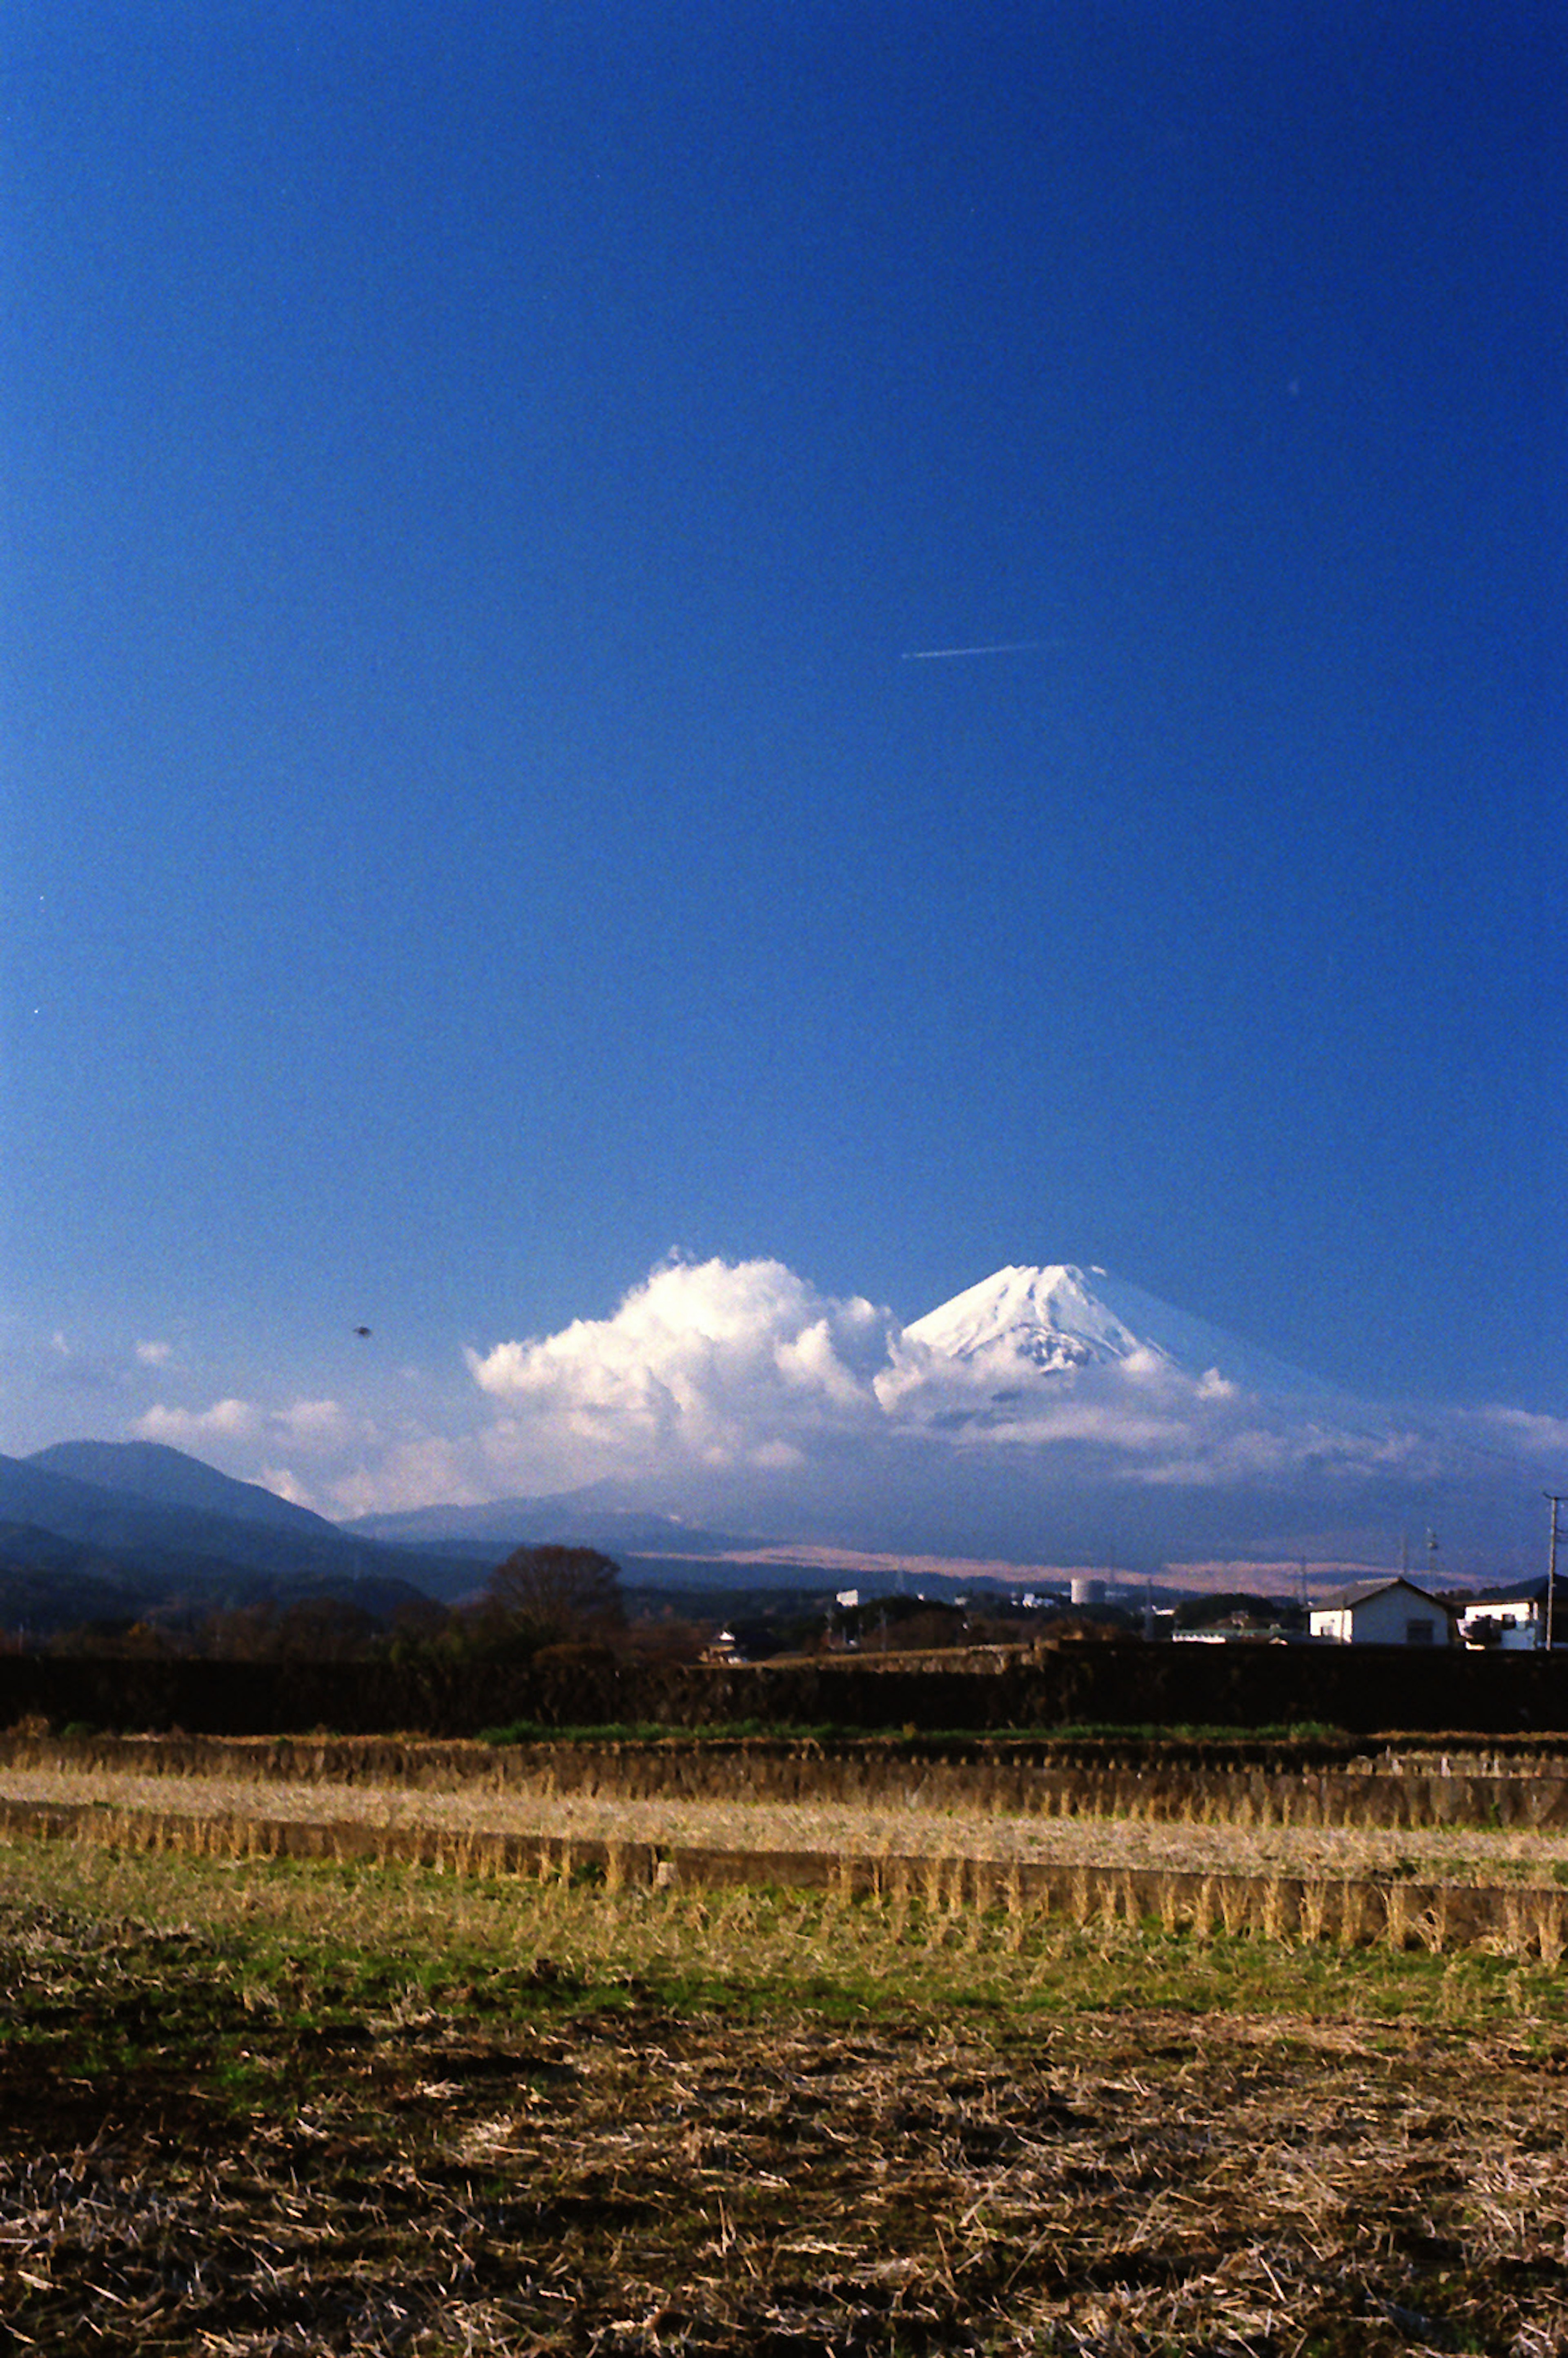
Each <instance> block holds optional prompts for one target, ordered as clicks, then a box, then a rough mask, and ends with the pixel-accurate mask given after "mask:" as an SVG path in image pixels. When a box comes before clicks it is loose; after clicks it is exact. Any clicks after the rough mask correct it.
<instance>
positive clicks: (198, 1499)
mask: <svg viewBox="0 0 1568 2358" xmlns="http://www.w3.org/2000/svg"><path fill="white" fill-rule="evenodd" d="M23 1462H24V1463H25V1464H27V1465H28V1466H42V1467H43V1468H44V1470H45V1472H46V1473H50V1474H63V1475H66V1476H69V1477H70V1479H71V1480H72V1481H74V1482H91V1483H93V1484H94V1485H95V1486H96V1487H98V1488H99V1489H102V1490H116V1491H120V1492H123V1493H124V1495H125V1496H126V1497H129V1498H144V1499H147V1500H150V1501H151V1502H152V1503H153V1504H154V1505H156V1506H159V1507H182V1508H189V1509H190V1510H191V1512H192V1513H194V1514H205V1515H223V1516H227V1517H228V1518H230V1519H231V1520H233V1521H235V1522H242V1523H265V1524H266V1525H268V1526H269V1527H270V1528H272V1529H274V1530H277V1531H297V1532H300V1533H309V1534H310V1535H312V1536H314V1537H319V1536H320V1535H321V1534H323V1533H330V1534H332V1535H333V1536H336V1535H337V1531H338V1526H337V1525H336V1524H335V1523H331V1522H329V1521H328V1520H327V1518H326V1516H325V1515H317V1514H313V1513H312V1512H311V1510H310V1509H309V1508H308V1507H297V1506H296V1505H295V1504H294V1501H293V1500H292V1499H291V1498H279V1497H278V1495H277V1493H276V1490H266V1489H264V1488H263V1487H262V1485H261V1484H260V1483H259V1482H239V1481H236V1480H235V1479H234V1477H233V1476H232V1475H231V1474H220V1473H219V1471H218V1469H217V1467H216V1466H206V1465H203V1463H202V1462H201V1460H200V1458H199V1457H188V1456H187V1455H186V1454H185V1452H184V1450H182V1449H170V1448H169V1447H168V1445H167V1444H165V1443H164V1442H161V1441H57V1442H55V1443H54V1444H53V1445H52V1446H51V1447H50V1448H48V1449H37V1450H35V1451H34V1452H33V1454H32V1455H31V1456H30V1457H28V1458H27V1459H25V1460H24V1461H23Z"/></svg>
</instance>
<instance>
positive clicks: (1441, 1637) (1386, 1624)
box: [1311, 1577, 1456, 1646]
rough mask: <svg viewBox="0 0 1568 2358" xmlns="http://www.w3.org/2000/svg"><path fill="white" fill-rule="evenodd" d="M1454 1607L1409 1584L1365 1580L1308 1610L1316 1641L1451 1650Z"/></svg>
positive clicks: (1399, 1581)
mask: <svg viewBox="0 0 1568 2358" xmlns="http://www.w3.org/2000/svg"><path fill="white" fill-rule="evenodd" d="M1454 1623H1455V1615H1454V1607H1453V1606H1452V1605H1449V1604H1447V1603H1446V1602H1445V1601H1444V1598H1443V1597H1441V1596H1433V1595H1432V1593H1431V1591H1430V1590H1428V1589H1425V1588H1418V1587H1417V1586H1416V1585H1415V1583H1414V1581H1413V1580H1405V1579H1403V1578H1402V1577H1401V1578H1400V1579H1398V1580H1368V1581H1362V1582H1361V1583H1360V1584H1359V1585H1357V1586H1355V1587H1351V1588H1336V1590H1335V1591H1334V1593H1333V1595H1329V1596H1325V1597H1323V1598H1321V1599H1320V1600H1319V1602H1318V1603H1317V1604H1316V1605H1314V1606H1313V1607H1312V1615H1311V1626H1312V1634H1313V1636H1314V1638H1326V1639H1329V1640H1330V1642H1331V1643H1333V1644H1335V1645H1338V1646H1452V1645H1454V1643H1455V1642H1456V1631H1455V1627H1454Z"/></svg>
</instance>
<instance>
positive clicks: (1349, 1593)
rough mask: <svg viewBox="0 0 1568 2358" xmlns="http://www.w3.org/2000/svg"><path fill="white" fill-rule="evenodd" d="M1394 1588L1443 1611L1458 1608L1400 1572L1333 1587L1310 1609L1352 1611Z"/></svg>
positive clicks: (1339, 1611)
mask: <svg viewBox="0 0 1568 2358" xmlns="http://www.w3.org/2000/svg"><path fill="white" fill-rule="evenodd" d="M1396 1588H1402V1589H1403V1590H1404V1591H1405V1592H1406V1594H1407V1595H1411V1596H1414V1597H1417V1598H1419V1600H1420V1601H1421V1603H1422V1605H1435V1606H1438V1607H1439V1608H1440V1609H1441V1610H1442V1611H1443V1612H1444V1613H1455V1612H1457V1611H1458V1610H1459V1608H1458V1606H1454V1605H1451V1604H1450V1603H1449V1601H1448V1599H1447V1597H1446V1596H1434V1595H1433V1593H1432V1591H1431V1590H1430V1589H1429V1588H1418V1587H1417V1586H1416V1585H1415V1583H1414V1581H1413V1580H1406V1579H1405V1578H1404V1577H1403V1575H1402V1574H1401V1575H1400V1576H1399V1577H1397V1578H1395V1579H1393V1580H1363V1581H1360V1582H1357V1584H1356V1585H1354V1586H1352V1587H1349V1588H1336V1589H1333V1590H1331V1591H1330V1593H1329V1594H1328V1595H1326V1596H1320V1597H1319V1598H1318V1600H1317V1602H1316V1604H1315V1605H1314V1606H1313V1608H1312V1610H1313V1611H1314V1613H1349V1612H1353V1611H1354V1609H1355V1607H1356V1606H1357V1605H1368V1604H1370V1602H1371V1600H1372V1598H1373V1597H1374V1596H1387V1595H1390V1592H1391V1591H1392V1590H1394V1589H1396Z"/></svg>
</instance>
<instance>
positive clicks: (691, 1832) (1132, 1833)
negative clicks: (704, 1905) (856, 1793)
mask: <svg viewBox="0 0 1568 2358" xmlns="http://www.w3.org/2000/svg"><path fill="white" fill-rule="evenodd" d="M209 1748H210V1749H211V1748H212V1747H209ZM60 1749H61V1752H62V1754H63V1753H65V1752H66V1749H67V1748H66V1747H60ZM1517 1781H1522V1780H1517ZM1053 1801H1054V1803H1056V1802H1057V1801H1058V1797H1053ZM6 1804H11V1805H16V1806H19V1807H21V1808H24V1809H25V1808H27V1807H34V1808H39V1807H45V1806H50V1805H63V1806H65V1807H67V1808H70V1809H72V1810H77V1811H81V1810H83V1809H88V1808H91V1809H94V1810H101V1811H103V1812H155V1813H157V1814H158V1815H159V1816H160V1817H163V1818H166V1819H167V1818H169V1817H178V1818H185V1819H190V1820H196V1821H201V1822H203V1823H206V1824H208V1825H210V1826H211V1827H212V1828H213V1829H215V1830H217V1831H218V1832H219V1833H221V1830H222V1828H223V1827H224V1826H225V1825H229V1826H232V1827H234V1828H236V1829H237V1828H238V1827H239V1826H240V1825H242V1824H243V1823H244V1822H246V1821H254V1820H256V1819H259V1818H265V1820H267V1821H269V1822H273V1823H284V1824H296V1825H308V1824H330V1825H334V1826H339V1827H358V1828H362V1829H367V1830H369V1831H371V1832H372V1833H375V1832H384V1833H387V1834H389V1835H393V1834H396V1833H402V1832H406V1831H409V1830H413V1829H424V1830H427V1831H429V1832H432V1833H438V1834H442V1835H446V1836H449V1837H459V1836H463V1835H476V1834H497V1835H508V1836H524V1837H526V1836H538V1837H541V1838H543V1839H544V1840H546V1841H547V1842H549V1843H551V1844H557V1845H558V1844H566V1845H570V1844H579V1845H598V1846H600V1848H602V1847H603V1846H604V1845H606V1844H617V1843H619V1844H629V1845H639V1846H642V1847H643V1848H644V1849H646V1848H654V1849H659V1848H668V1847H670V1846H675V1845H678V1846H681V1847H683V1848H685V1849H687V1850H691V1851H702V1852H708V1853H720V1854H722V1853H731V1854H740V1853H744V1852H758V1853H762V1854H765V1855H775V1856H776V1855H781V1854H785V1853H796V1854H799V1853H814V1854H816V1855H820V1856H823V1857H825V1858H828V1859H868V1860H874V1859H876V1858H878V1857H879V1856H881V1857H886V1856H889V1855H897V1856H899V1857H901V1858H907V1859H915V1860H932V1861H935V1860H945V1859H966V1860H986V1861H993V1862H997V1863H999V1864H1001V1865H1004V1866H1005V1865H1008V1864H1011V1863H1013V1862H1018V1863H1020V1864H1033V1865H1040V1866H1065V1867H1075V1866H1098V1867H1105V1868H1110V1869H1118V1870H1124V1871H1136V1872H1139V1873H1144V1874H1148V1873H1167V1874H1178V1875H1188V1876H1191V1875H1197V1876H1203V1875H1229V1876H1245V1877H1256V1878H1266V1877H1280V1876H1290V1877H1358V1878H1366V1879H1372V1880H1377V1879H1381V1878H1390V1877H1398V1878H1400V1879H1403V1880H1418V1881H1423V1882H1428V1883H1433V1884H1461V1885H1463V1884H1472V1885H1487V1886H1497V1885H1522V1886H1528V1887H1545V1888H1550V1887H1553V1886H1557V1887H1565V1886H1568V1826H1554V1827H1552V1828H1543V1829H1540V1830H1537V1829H1534V1828H1529V1827H1521V1826H1518V1825H1505V1826H1478V1825H1457V1826H1456V1825H1427V1826H1368V1825H1361V1824H1350V1825H1344V1824H1313V1823H1256V1822H1255V1819H1252V1820H1251V1822H1246V1821H1243V1822H1238V1818H1239V1816H1240V1813H1239V1812H1238V1813H1237V1815H1235V1816H1229V1815H1227V1816H1217V1815H1210V1816H1207V1817H1205V1818H1195V1819H1192V1820H1189V1821H1187V1822H1181V1821H1173V1820H1170V1819H1166V1818H1159V1817H1145V1816H1141V1815H1137V1814H1124V1815H1104V1814H1100V1813H1098V1812H1095V1813H1090V1814H1082V1815H1079V1814H1074V1813H1071V1812H1061V1811H1059V1810H1055V1811H1054V1813H1046V1812H1042V1811H1041V1810H1039V1809H1032V1810H1028V1811H1018V1810H1008V1809H1005V1808H995V1807H993V1808H988V1809H982V1808H979V1807H974V1806H971V1807H968V1808H963V1807H953V1806H943V1805H941V1804H940V1803H938V1804H936V1805H932V1804H931V1803H930V1802H921V1801H903V1802H900V1803H898V1804H896V1805H891V1806H890V1805H887V1804H883V1805H877V1804H865V1803H860V1804H855V1803H843V1802H832V1801H817V1800H806V1801H769V1800H751V1799H744V1800H724V1801H714V1800H707V1799H694V1798H691V1797H689V1796H686V1795H682V1794H680V1793H678V1792H676V1793H662V1794H658V1795H655V1796H642V1797H639V1796H636V1795H633V1796H624V1795H622V1794H619V1793H615V1792H613V1791H603V1790H600V1791H597V1792H580V1791H579V1792H558V1791H555V1790H550V1788H549V1785H548V1783H547V1782H546V1780H544V1779H541V1780H540V1781H539V1782H538V1783H537V1784H530V1783H527V1782H525V1781H523V1780H521V1779H509V1780H507V1781H504V1782H497V1783H495V1784H493V1785H481V1784H479V1783H477V1782H472V1781H466V1782H455V1783H454V1784H453V1785H452V1786H450V1787H449V1789H446V1790H443V1789H442V1788H441V1787H439V1786H436V1785H430V1784H427V1783H425V1782H423V1781H417V1782H416V1781H412V1780H409V1779H393V1778H388V1777H381V1778H375V1777H364V1776H356V1777H353V1778H351V1779H349V1778H342V1779H340V1778H334V1777H332V1776H330V1775H328V1776H322V1777H312V1778H308V1779H297V1778H290V1779H281V1778H279V1779H266V1778H258V1776H257V1775H256V1773H255V1765H254V1752H253V1751H252V1750H251V1749H249V1748H247V1747H234V1754H233V1768H232V1773H230V1774H216V1775H214V1774H211V1773H207V1774H202V1773H192V1772H189V1771H182V1772H171V1771H170V1770H168V1768H164V1769H162V1770H155V1769H154V1768H151V1767H149V1768H147V1769H146V1771H144V1772H142V1773H137V1772H136V1771H135V1770H133V1769H128V1768H119V1767H115V1768H108V1769H105V1768H96V1767H91V1766H73V1765H71V1763H70V1759H69V1758H68V1757H62V1758H59V1759H57V1760H56V1761H54V1762H53V1763H51V1764H50V1765H49V1766H46V1767H37V1768H31V1767H26V1766H12V1765H9V1764H6V1763H5V1762H3V1761H0V1808H4V1807H5V1805H6ZM1208 1806H1209V1807H1210V1808H1211V1809H1212V1808H1213V1801H1212V1796H1211V1797H1209V1800H1208Z"/></svg>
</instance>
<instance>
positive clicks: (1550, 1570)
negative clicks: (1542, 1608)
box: [1541, 1490, 1563, 1654]
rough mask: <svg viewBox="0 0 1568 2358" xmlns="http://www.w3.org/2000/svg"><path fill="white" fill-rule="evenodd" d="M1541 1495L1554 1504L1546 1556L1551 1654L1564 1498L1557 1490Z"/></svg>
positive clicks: (1553, 1641)
mask: <svg viewBox="0 0 1568 2358" xmlns="http://www.w3.org/2000/svg"><path fill="white" fill-rule="evenodd" d="M1541 1497H1542V1498H1547V1499H1550V1501H1551V1504H1552V1545H1551V1548H1550V1550H1549V1551H1548V1553H1547V1558H1546V1650H1547V1652H1548V1653H1549V1654H1550V1653H1551V1651H1552V1647H1553V1645H1554V1644H1555V1642H1556V1635H1557V1633H1556V1628H1555V1623H1556V1619H1557V1509H1558V1508H1559V1507H1560V1506H1561V1505H1562V1504H1563V1500H1562V1498H1560V1497H1559V1495H1558V1493H1557V1492H1556V1491H1555V1490H1543V1491H1542V1492H1541Z"/></svg>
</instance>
